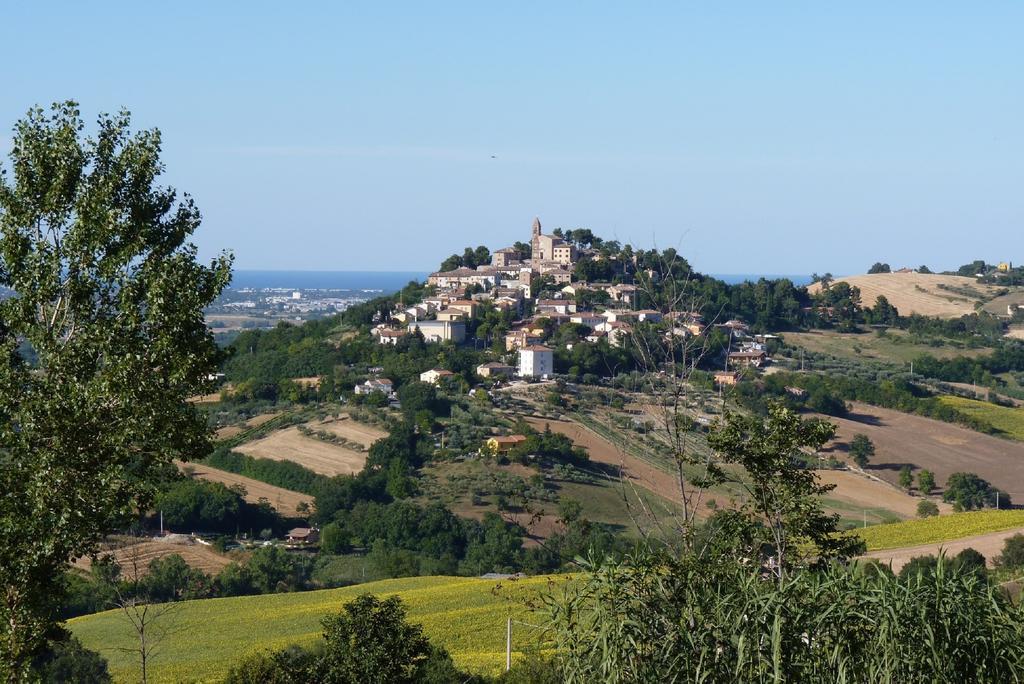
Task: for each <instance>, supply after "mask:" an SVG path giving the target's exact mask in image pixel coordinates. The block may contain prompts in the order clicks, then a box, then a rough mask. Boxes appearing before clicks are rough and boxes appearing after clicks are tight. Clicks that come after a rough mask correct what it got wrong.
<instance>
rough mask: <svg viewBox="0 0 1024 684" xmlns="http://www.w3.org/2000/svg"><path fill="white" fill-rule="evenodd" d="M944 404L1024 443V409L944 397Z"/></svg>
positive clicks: (963, 398)
mask: <svg viewBox="0 0 1024 684" xmlns="http://www.w3.org/2000/svg"><path fill="white" fill-rule="evenodd" d="M942 403H944V404H948V405H950V406H953V407H954V408H956V409H958V410H960V411H963V412H964V413H966V414H968V415H972V416H975V417H976V418H980V419H981V420H983V421H985V422H986V423H988V424H989V425H991V426H992V427H994V428H996V429H997V430H999V431H1000V432H1002V433H1003V434H1005V435H1006V436H1007V437H1012V438H1013V439H1016V440H1019V441H1022V442H1024V408H1014V407H1010V406H997V405H996V404H990V403H988V402H987V401H978V400H977V399H967V398H966V397H949V396H946V397H942Z"/></svg>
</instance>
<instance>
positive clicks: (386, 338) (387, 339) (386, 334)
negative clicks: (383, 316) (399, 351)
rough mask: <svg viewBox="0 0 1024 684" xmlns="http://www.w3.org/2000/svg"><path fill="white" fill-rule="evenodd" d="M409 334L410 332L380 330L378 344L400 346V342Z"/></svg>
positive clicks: (378, 331)
mask: <svg viewBox="0 0 1024 684" xmlns="http://www.w3.org/2000/svg"><path fill="white" fill-rule="evenodd" d="M408 334H409V331H408V330H393V329H391V328H380V329H378V330H377V342H379V343H380V344H398V340H400V339H402V338H403V337H405V336H406V335H408Z"/></svg>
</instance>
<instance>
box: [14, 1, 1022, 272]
mask: <svg viewBox="0 0 1024 684" xmlns="http://www.w3.org/2000/svg"><path fill="white" fill-rule="evenodd" d="M92 4H93V3H65V4H60V3H20V7H11V6H10V5H5V7H4V8H3V9H0V55H3V57H4V63H5V69H4V76H3V79H2V81H0V144H2V147H3V148H4V149H5V150H6V149H7V147H8V146H9V138H10V136H9V131H10V127H11V125H12V124H13V122H14V121H15V120H16V119H17V118H18V117H19V116H21V115H22V114H23V113H24V111H25V110H26V109H27V108H28V107H29V106H31V105H33V104H36V103H40V104H47V103H49V102H52V101H54V100H61V99H68V98H72V99H77V100H78V101H79V102H80V103H81V104H82V108H83V112H84V113H85V114H87V116H88V117H89V118H92V117H93V116H94V115H95V113H96V112H99V111H103V110H113V109H117V108H119V107H121V106H124V107H126V108H128V109H129V110H131V111H132V112H133V114H134V119H135V124H136V125H137V126H139V127H153V126H155V127H158V128H160V129H161V130H162V131H163V133H164V142H165V154H164V159H165V161H166V163H167V166H168V172H167V175H166V180H167V182H169V183H171V184H173V185H174V186H176V187H178V188H179V189H182V190H186V191H188V192H190V193H191V194H192V195H193V196H194V197H195V198H196V200H197V202H198V204H199V206H200V208H201V209H202V210H203V213H204V216H205V221H204V225H203V227H202V228H201V230H200V233H199V234H198V235H197V242H198V243H199V245H200V247H201V249H202V252H203V254H204V255H212V254H214V253H215V252H216V251H217V250H219V249H221V248H229V249H232V250H233V251H234V252H235V254H236V257H237V261H236V266H237V267H239V268H250V269H258V268H262V269H330V270H378V269H384V270H429V269H431V268H433V267H434V266H436V264H437V263H438V262H439V261H440V260H441V259H442V258H443V257H444V256H445V255H447V254H449V253H451V252H453V251H461V249H462V247H463V246H465V245H466V244H474V245H476V244H481V243H482V244H487V245H488V246H490V247H492V248H496V247H501V246H504V245H506V244H508V243H511V242H512V241H513V240H515V239H523V238H524V237H525V236H526V235H528V232H529V227H530V223H531V221H532V219H533V217H534V216H535V215H539V216H540V217H541V220H542V221H543V223H544V226H545V229H549V228H554V227H557V226H562V227H565V228H574V227H589V228H591V229H593V230H594V231H595V232H597V233H598V234H600V235H603V236H605V237H608V238H617V239H619V240H621V241H623V242H632V243H633V244H635V245H640V246H651V245H657V246H659V247H668V246H672V247H677V248H678V249H680V250H682V251H683V252H684V253H685V254H686V255H687V256H688V258H689V259H690V260H691V262H692V263H694V264H695V265H696V266H697V267H698V268H700V269H702V270H705V271H709V272H717V273H809V272H811V271H819V272H824V271H831V272H833V273H836V274H839V273H852V272H862V271H864V270H865V269H866V268H867V267H868V266H869V265H870V264H871V263H872V262H874V261H876V260H883V261H888V262H890V263H892V264H893V266H894V267H898V266H903V265H911V266H917V265H920V264H922V263H926V264H928V265H929V266H931V267H932V268H937V267H938V268H948V267H954V266H956V265H959V264H960V263H963V262H966V261H970V260H972V259H974V258H985V259H988V260H990V261H995V260H1003V259H1013V260H1014V261H1021V262H1024V253H1022V247H1024V245H1022V240H1021V238H1020V236H1021V230H1022V228H1024V189H1022V185H1024V183H1022V181H1024V47H1022V44H1021V37H1020V36H1021V34H1020V31H1021V27H1022V26H1024V3H1021V2H994V1H993V2H983V3H964V2H959V3H952V2H951V3H943V2H900V3H892V2H859V3H842V6H840V5H841V4H840V3H830V2H816V3H809V2H808V3H783V2H780V3H765V2H749V3H740V2H737V3H685V4H684V3H676V2H672V3H653V2H650V3H647V2H639V3H551V2H517V3H479V2H473V3H470V2H467V3H442V2H436V3H422V2H415V3H414V2H409V3H386V2H370V3H357V2H346V3H330V4H328V3H322V4H318V3H280V2H277V3H258V2H244V3H243V2H237V3H227V2H221V3H206V2H177V3H123V4H117V3H113V2H110V3H103V4H102V6H100V5H99V4H96V6H94V7H92V6H88V5H92ZM335 5H337V6H335ZM300 8H301V10H300Z"/></svg>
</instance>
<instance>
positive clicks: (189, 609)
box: [67, 577, 550, 684]
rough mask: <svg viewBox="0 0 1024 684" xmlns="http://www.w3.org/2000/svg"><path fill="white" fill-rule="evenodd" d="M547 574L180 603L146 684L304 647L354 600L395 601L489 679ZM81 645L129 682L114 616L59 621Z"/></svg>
mask: <svg viewBox="0 0 1024 684" xmlns="http://www.w3.org/2000/svg"><path fill="white" fill-rule="evenodd" d="M549 582H550V580H549V578H547V577H532V578H529V579H524V580H518V581H505V582H496V581H494V580H481V579H470V578H464V577H416V578H410V579H398V580H384V581H380V582H371V583H368V584H361V585H356V586H352V587H345V588H343V589H327V590H323V591H309V592H302V593H294V594H269V595H263V596H244V597H235V598H221V599H206V600H202V601H186V602H183V603H181V604H179V606H178V608H177V610H175V611H172V613H171V614H170V615H169V616H168V618H167V620H168V622H167V624H166V627H167V628H168V629H171V630H173V638H169V639H167V641H166V642H165V643H164V644H162V645H161V648H160V650H159V652H158V653H157V654H156V655H155V656H154V658H153V659H152V661H151V665H150V668H151V669H150V682H152V683H153V684H160V683H167V684H170V683H172V682H195V681H219V680H220V679H221V678H223V676H224V674H225V673H226V672H227V670H228V669H229V668H230V667H231V665H232V664H234V663H235V662H237V661H238V660H240V659H241V658H244V657H245V656H246V655H248V654H250V653H253V652H257V651H260V650H270V649H276V648H283V647H285V646H288V645H290V644H306V645H308V644H311V643H313V642H315V641H316V640H318V639H319V638H320V634H321V627H320V620H321V619H322V618H323V617H324V616H326V615H329V614H333V613H336V612H338V611H339V610H340V609H341V607H342V606H343V605H344V604H345V603H346V602H348V601H350V600H352V599H354V598H355V597H357V596H359V595H360V594H365V593H371V594H376V595H377V596H380V597H388V596H392V595H395V594H397V595H399V596H401V597H402V600H403V601H404V602H405V605H406V608H407V609H408V611H409V620H410V621H411V622H414V623H419V624H421V625H423V629H424V631H425V633H426V634H427V636H428V637H429V638H430V640H431V641H432V642H434V643H435V644H437V645H439V646H444V647H445V648H446V649H448V651H449V653H451V655H452V657H453V658H454V660H455V662H456V664H457V665H458V666H459V667H461V668H463V669H466V670H469V671H472V672H478V673H486V674H497V673H498V672H499V671H500V670H501V669H502V668H503V667H504V663H505V622H506V619H507V618H509V617H513V618H515V619H517V620H520V621H522V622H527V623H536V622H538V620H539V619H538V618H534V617H532V616H531V615H530V613H529V611H528V609H527V608H526V606H525V605H524V599H526V598H528V597H530V596H534V595H535V594H536V593H537V592H539V591H541V590H544V589H545V588H546V587H548V586H549ZM67 626H68V628H69V629H70V630H71V631H72V632H73V633H74V635H75V636H76V637H78V638H79V639H80V640H81V641H82V643H83V644H84V645H85V647H86V648H90V649H94V650H97V651H99V652H100V653H102V654H103V656H104V657H106V658H108V659H109V660H110V669H111V673H112V674H113V675H114V679H115V681H119V682H121V681H135V680H136V679H137V678H138V666H137V664H136V662H135V660H134V659H133V657H132V655H131V654H130V653H126V652H124V651H121V650H118V649H120V648H124V647H130V645H131V643H132V639H133V638H135V637H134V635H133V632H132V629H131V627H130V625H129V624H128V622H127V621H126V619H125V618H124V616H123V615H121V614H120V613H118V612H116V611H107V612H104V613H97V614H95V615H87V616H83V617H79V618H75V619H73V620H69V621H68V623H67ZM536 634H537V631H536V630H533V629H531V628H530V627H524V626H518V627H516V631H515V632H514V642H513V643H514V646H513V648H514V651H516V652H521V650H522V649H523V648H524V647H527V646H530V645H534V644H536V643H537V641H536V639H537V636H536Z"/></svg>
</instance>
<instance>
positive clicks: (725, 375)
mask: <svg viewBox="0 0 1024 684" xmlns="http://www.w3.org/2000/svg"><path fill="white" fill-rule="evenodd" d="M739 380H740V374H739V373H737V372H736V371H716V372H715V384H716V385H722V386H727V385H735V384H737V383H738V382H739Z"/></svg>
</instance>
